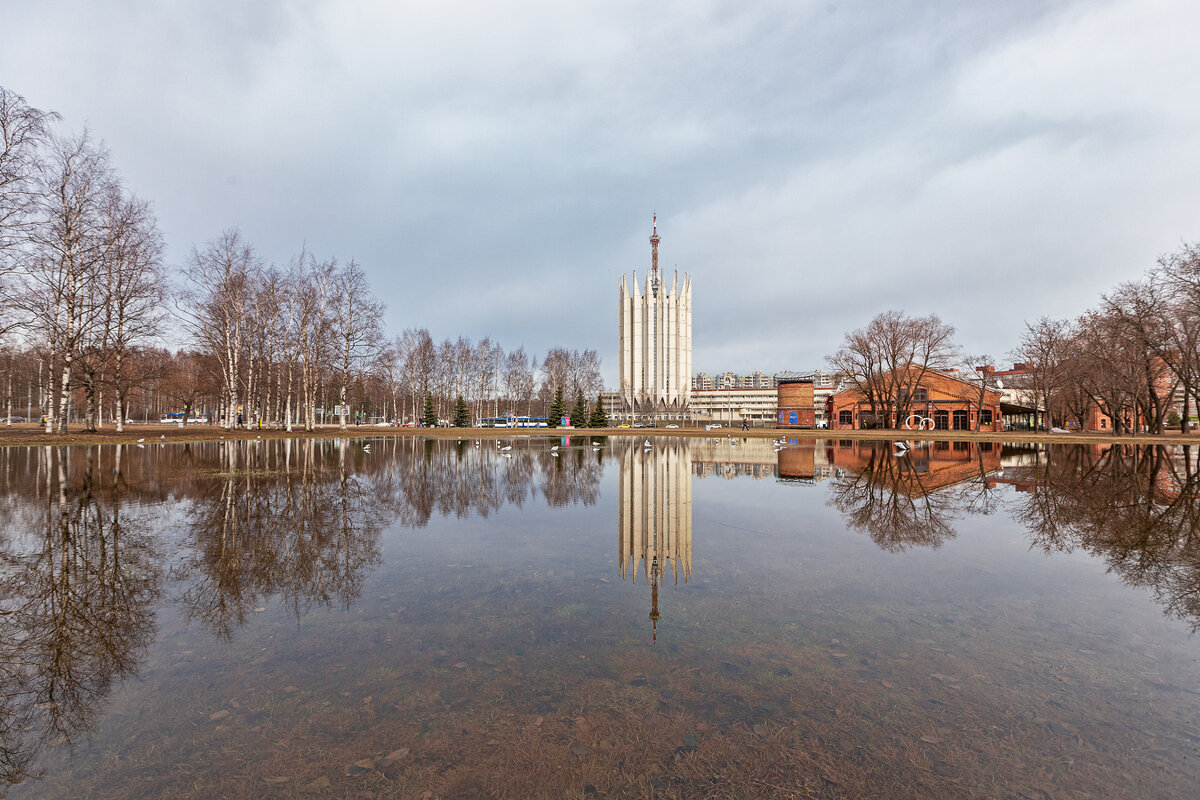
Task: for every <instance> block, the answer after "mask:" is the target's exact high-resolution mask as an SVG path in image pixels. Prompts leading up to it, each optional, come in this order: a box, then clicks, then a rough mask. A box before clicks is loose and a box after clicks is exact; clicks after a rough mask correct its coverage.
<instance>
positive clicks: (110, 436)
mask: <svg viewBox="0 0 1200 800" xmlns="http://www.w3.org/2000/svg"><path fill="white" fill-rule="evenodd" d="M546 435H554V436H643V437H646V438H660V437H681V436H682V437H701V438H712V437H718V436H720V437H727V436H733V437H739V438H752V439H753V438H770V439H774V438H779V437H781V436H786V437H788V438H789V439H878V440H887V441H894V440H897V439H904V440H908V441H916V440H921V441H981V442H1057V443H1074V444H1115V443H1125V444H1187V445H1200V433H1198V432H1193V433H1190V434H1188V435H1186V436H1185V435H1183V434H1181V433H1179V431H1172V432H1168V433H1165V434H1163V435H1151V434H1138V435H1137V436H1113V435H1112V434H1102V433H1031V432H1028V431H1010V432H1004V433H974V432H971V431H905V430H882V431H879V430H872V431H826V430H781V429H777V428H753V429H751V430H748V431H743V430H737V429H732V428H720V429H717V430H713V431H705V430H704V429H703V428H678V429H666V428H636V429H631V428H581V429H578V430H573V429H569V428H558V429H547V428H530V429H519V430H512V429H506V428H499V429H496V428H381V427H374V426H366V425H364V426H354V425H351V426H349V427H348V428H347V429H346V430H344V431H343V430H341V429H340V428H339V427H338V426H336V425H329V426H325V427H321V428H318V429H317V430H315V431H308V432H306V431H303V430H300V429H297V430H294V431H292V432H291V433H288V432H287V431H284V430H277V429H263V430H237V431H228V430H225V429H223V428H220V427H217V426H212V425H204V426H200V425H193V426H189V427H187V428H179V427H178V426H174V425H160V424H157V423H151V424H146V425H139V424H134V425H127V426H126V427H125V431H124V432H123V433H117V431H116V429H115V428H113V427H111V426H109V427H106V428H102V429H101V430H98V431H94V432H88V431H83V430H72V431H69V432H68V433H66V434H46V433H45V432H44V431H43V430H42V428H41V427H40V426H38V425H34V424H30V423H25V424H15V425H11V426H4V425H0V446H4V447H28V446H38V445H55V446H57V445H75V444H119V443H125V444H138V443H142V442H146V443H149V442H203V441H213V440H222V439H259V438H262V439H281V438H286V437H310V436H315V437H324V438H329V437H352V438H366V437H380V436H426V437H431V438H437V439H467V438H470V439H495V438H500V439H513V438H527V437H531V436H546Z"/></svg>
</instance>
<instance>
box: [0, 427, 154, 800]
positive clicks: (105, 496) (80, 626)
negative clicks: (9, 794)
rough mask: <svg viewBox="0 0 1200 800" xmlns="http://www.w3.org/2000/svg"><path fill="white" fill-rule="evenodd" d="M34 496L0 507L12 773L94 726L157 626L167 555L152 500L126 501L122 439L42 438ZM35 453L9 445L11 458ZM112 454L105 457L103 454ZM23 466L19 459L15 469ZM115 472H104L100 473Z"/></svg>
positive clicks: (5, 451) (7, 754)
mask: <svg viewBox="0 0 1200 800" xmlns="http://www.w3.org/2000/svg"><path fill="white" fill-rule="evenodd" d="M39 451H40V452H39V453H38V454H37V463H36V470H34V471H32V472H31V473H29V474H28V476H27V477H28V479H29V482H28V483H27V484H26V485H24V486H22V488H23V489H24V490H26V491H28V493H29V496H28V502H17V501H16V498H15V495H13V494H9V495H7V496H6V498H5V502H4V505H3V507H2V508H0V531H3V534H2V536H3V538H0V569H2V572H0V784H3V785H5V786H7V785H12V784H14V783H19V782H21V781H23V780H25V779H26V778H28V777H30V776H31V775H34V774H36V772H35V771H34V770H33V768H32V764H33V759H34V757H35V756H36V755H37V753H38V751H39V750H41V749H42V748H43V747H44V746H46V745H47V744H59V743H66V744H70V743H71V742H72V741H73V740H74V738H75V737H76V736H77V735H79V734H80V733H81V732H84V731H86V730H87V729H88V727H89V722H90V720H91V719H92V716H93V714H94V713H95V711H96V709H97V708H98V707H99V706H100V704H101V703H102V702H103V700H104V698H105V697H106V696H107V695H108V693H109V691H110V689H111V688H112V685H113V683H114V682H115V681H118V680H120V679H121V678H123V677H125V676H128V675H130V674H132V673H133V672H134V670H135V669H136V667H137V663H138V661H139V659H140V658H141V657H142V655H143V654H144V652H145V649H146V647H147V645H148V644H149V642H150V641H151V639H152V638H153V636H154V608H155V605H156V602H157V599H158V596H159V592H160V585H161V563H162V562H161V557H160V554H159V552H158V551H157V550H156V548H155V546H154V545H153V543H152V541H153V540H152V536H151V534H152V533H153V532H154V531H153V526H152V525H151V523H150V514H149V512H148V509H147V508H145V507H140V506H137V505H130V506H124V505H123V503H124V498H123V495H125V494H126V488H125V486H124V482H123V480H122V477H121V469H120V465H121V457H122V448H121V447H115V448H108V449H106V451H105V452H104V454H103V458H101V456H100V455H99V454H98V452H97V451H98V448H95V447H87V448H78V447H76V448H58V447H45V448H39ZM22 455H28V454H27V453H24V452H23V451H19V450H16V449H14V448H2V449H0V469H3V470H4V472H5V473H6V474H8V475H10V479H11V472H10V468H11V467H12V463H11V462H12V461H13V459H16V458H20V457H21V456H22ZM98 461H101V463H100V464H97V462H98ZM12 472H15V468H14V469H13V470H12ZM108 475H111V476H112V477H111V480H110V481H107V482H101V480H100V476H108Z"/></svg>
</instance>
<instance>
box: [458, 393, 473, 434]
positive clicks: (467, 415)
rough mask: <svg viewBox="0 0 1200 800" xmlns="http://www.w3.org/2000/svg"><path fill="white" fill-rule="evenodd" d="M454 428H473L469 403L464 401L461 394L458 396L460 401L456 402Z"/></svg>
mask: <svg viewBox="0 0 1200 800" xmlns="http://www.w3.org/2000/svg"><path fill="white" fill-rule="evenodd" d="M454 427H456V428H469V427H471V412H470V410H469V409H468V408H467V401H466V400H463V396H462V395H461V394H460V395H459V396H458V399H457V400H455V401H454Z"/></svg>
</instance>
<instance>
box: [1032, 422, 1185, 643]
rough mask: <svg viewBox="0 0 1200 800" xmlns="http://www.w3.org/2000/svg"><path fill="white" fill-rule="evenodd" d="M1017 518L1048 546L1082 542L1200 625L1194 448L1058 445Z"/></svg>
mask: <svg viewBox="0 0 1200 800" xmlns="http://www.w3.org/2000/svg"><path fill="white" fill-rule="evenodd" d="M1025 472H1026V474H1025V475H1024V478H1025V480H1026V481H1028V482H1030V483H1031V484H1032V486H1033V487H1034V491H1032V492H1029V493H1027V494H1026V495H1025V496H1024V500H1023V502H1022V503H1021V505H1020V506H1019V507H1018V509H1017V511H1016V513H1015V517H1016V519H1017V520H1019V521H1020V522H1021V523H1022V524H1023V525H1024V526H1025V527H1027V528H1028V529H1029V531H1030V534H1031V535H1032V537H1033V540H1034V542H1035V544H1036V545H1038V546H1040V547H1042V548H1043V549H1045V550H1046V551H1070V550H1072V549H1074V548H1076V547H1081V548H1083V549H1084V550H1086V551H1087V552H1089V553H1091V554H1093V555H1095V556H1098V557H1099V558H1102V559H1103V560H1104V561H1105V562H1106V563H1107V564H1108V566H1109V569H1110V570H1111V571H1112V572H1114V573H1115V574H1117V575H1119V576H1120V577H1121V579H1122V580H1124V581H1125V582H1126V583H1129V584H1132V585H1135V586H1145V587H1147V588H1148V589H1150V591H1151V592H1152V593H1153V594H1154V596H1155V598H1156V600H1157V601H1158V602H1159V603H1160V604H1161V605H1162V606H1163V607H1164V609H1165V610H1166V613H1167V614H1169V615H1170V616H1172V617H1176V618H1178V619H1181V620H1184V621H1186V622H1187V623H1188V624H1190V625H1191V627H1192V630H1193V631H1197V630H1200V469H1198V468H1197V459H1196V453H1195V451H1194V450H1193V449H1192V448H1189V447H1181V448H1167V447H1162V446H1134V445H1113V446H1106V447H1071V446H1066V445H1059V446H1051V447H1048V448H1046V450H1045V452H1044V453H1043V454H1042V455H1041V457H1040V458H1038V459H1037V461H1036V462H1035V464H1034V465H1032V466H1031V467H1028V468H1026V471H1025Z"/></svg>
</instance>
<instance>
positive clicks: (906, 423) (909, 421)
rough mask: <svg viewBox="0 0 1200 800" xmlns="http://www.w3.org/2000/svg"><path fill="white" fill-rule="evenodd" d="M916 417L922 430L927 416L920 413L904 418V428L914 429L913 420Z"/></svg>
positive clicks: (918, 427)
mask: <svg viewBox="0 0 1200 800" xmlns="http://www.w3.org/2000/svg"><path fill="white" fill-rule="evenodd" d="M914 419H915V420H916V421H917V430H921V426H922V425H924V424H925V418H924V417H922V416H921V415H920V414H909V415H908V419H906V420H904V430H906V431H911V430H912V421H913V420H914Z"/></svg>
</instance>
